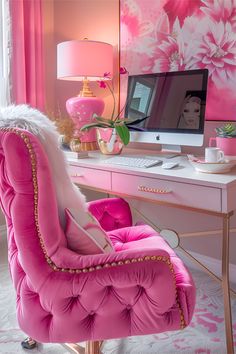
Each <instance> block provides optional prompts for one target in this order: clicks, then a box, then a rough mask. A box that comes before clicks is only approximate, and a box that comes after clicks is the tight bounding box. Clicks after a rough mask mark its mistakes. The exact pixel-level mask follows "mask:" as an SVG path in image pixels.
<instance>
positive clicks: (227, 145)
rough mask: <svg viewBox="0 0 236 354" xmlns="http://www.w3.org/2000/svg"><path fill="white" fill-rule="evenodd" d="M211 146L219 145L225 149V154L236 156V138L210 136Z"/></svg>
mask: <svg viewBox="0 0 236 354" xmlns="http://www.w3.org/2000/svg"><path fill="white" fill-rule="evenodd" d="M209 145H210V146H217V147H218V148H220V149H221V150H223V151H224V154H225V155H228V156H236V138H221V137H219V136H217V137H216V138H210V141H209Z"/></svg>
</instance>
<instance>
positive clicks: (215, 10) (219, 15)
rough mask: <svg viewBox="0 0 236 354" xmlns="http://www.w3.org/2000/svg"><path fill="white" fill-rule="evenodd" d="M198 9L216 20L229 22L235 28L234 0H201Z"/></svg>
mask: <svg viewBox="0 0 236 354" xmlns="http://www.w3.org/2000/svg"><path fill="white" fill-rule="evenodd" d="M202 3H203V5H205V6H201V7H200V9H201V11H202V12H203V13H204V14H206V15H207V16H209V17H211V18H212V19H213V20H215V21H216V22H220V21H223V22H229V23H230V24H231V26H232V28H233V29H234V30H235V29H236V2H235V1H234V0H232V1H229V0H202Z"/></svg>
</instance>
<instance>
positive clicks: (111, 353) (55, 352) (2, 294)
mask: <svg viewBox="0 0 236 354" xmlns="http://www.w3.org/2000/svg"><path fill="white" fill-rule="evenodd" d="M0 236H1V235H0ZM191 272H192V274H193V276H194V280H195V283H196V286H197V305H196V308H195V314H194V317H193V320H192V323H191V325H190V326H189V327H187V328H186V329H185V330H184V331H176V332H166V333H161V334H156V335H150V336H142V337H130V338H125V339H120V340H110V341H107V342H105V343H104V344H103V349H102V352H103V353H104V354H172V353H174V354H175V353H181V354H227V351H226V346H225V337H224V334H225V330H224V313H223V303H222V292H221V287H220V285H219V284H218V283H216V282H215V281H214V280H212V278H210V277H209V276H208V275H206V274H205V273H203V272H200V271H196V270H191ZM232 308H233V322H234V340H235V342H236V300H233V304H232ZM24 338H25V334H24V333H22V332H21V330H20V329H19V328H18V325H17V321H16V315H15V292H14V289H13V286H12V283H11V280H10V276H9V272H8V266H7V249H6V243H5V242H3V241H2V240H0V353H4V354H13V353H14V354H15V353H22V354H23V353H24V354H25V353H32V354H35V353H42V354H64V353H66V350H65V349H64V348H63V347H62V346H60V345H57V344H39V346H38V348H37V349H33V350H31V351H26V350H23V349H21V346H20V342H21V341H22V340H23V339H24ZM235 346H236V343H235Z"/></svg>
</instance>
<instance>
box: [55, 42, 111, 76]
mask: <svg viewBox="0 0 236 354" xmlns="http://www.w3.org/2000/svg"><path fill="white" fill-rule="evenodd" d="M104 73H110V76H112V74H113V47H112V45H111V44H108V43H104V42H97V41H90V40H87V39H83V40H72V41H67V42H62V43H59V44H58V45H57V78H58V79H61V80H72V81H74V80H75V81H81V80H83V79H84V78H85V77H86V78H87V79H88V80H92V81H96V80H99V79H101V78H103V79H104Z"/></svg>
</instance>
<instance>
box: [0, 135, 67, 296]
mask: <svg viewBox="0 0 236 354" xmlns="http://www.w3.org/2000/svg"><path fill="white" fill-rule="evenodd" d="M0 174H1V178H0V202H1V208H2V210H3V212H4V214H5V217H6V224H7V228H8V247H9V263H10V269H11V274H12V277H13V282H14V285H15V288H16V289H17V285H18V283H19V282H20V281H21V280H22V279H23V278H24V276H25V274H27V279H28V280H29V281H30V282H31V284H34V287H35V286H36V285H37V287H38V288H40V285H41V284H42V282H43V280H44V279H45V277H46V276H47V275H48V274H49V273H50V272H51V269H50V267H48V264H47V262H45V257H46V258H47V257H48V256H49V257H51V256H52V255H53V254H54V253H55V252H56V250H57V249H58V247H60V246H63V245H66V238H65V235H64V232H63V230H62V228H61V226H60V223H59V217H58V208H57V200H56V195H55V190H54V185H53V181H52V173H51V170H50V165H49V163H48V159H47V156H46V155H45V152H44V150H43V148H42V146H41V143H40V142H39V139H38V138H37V137H35V136H34V135H33V134H32V133H30V132H27V131H24V130H21V129H0ZM39 224H40V232H39ZM39 244H40V245H41V247H39ZM42 249H43V252H42ZM47 260H48V259H47ZM39 269H41V271H40V272H39V271H38V270H39ZM34 290H35V291H36V290H37V289H34Z"/></svg>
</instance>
